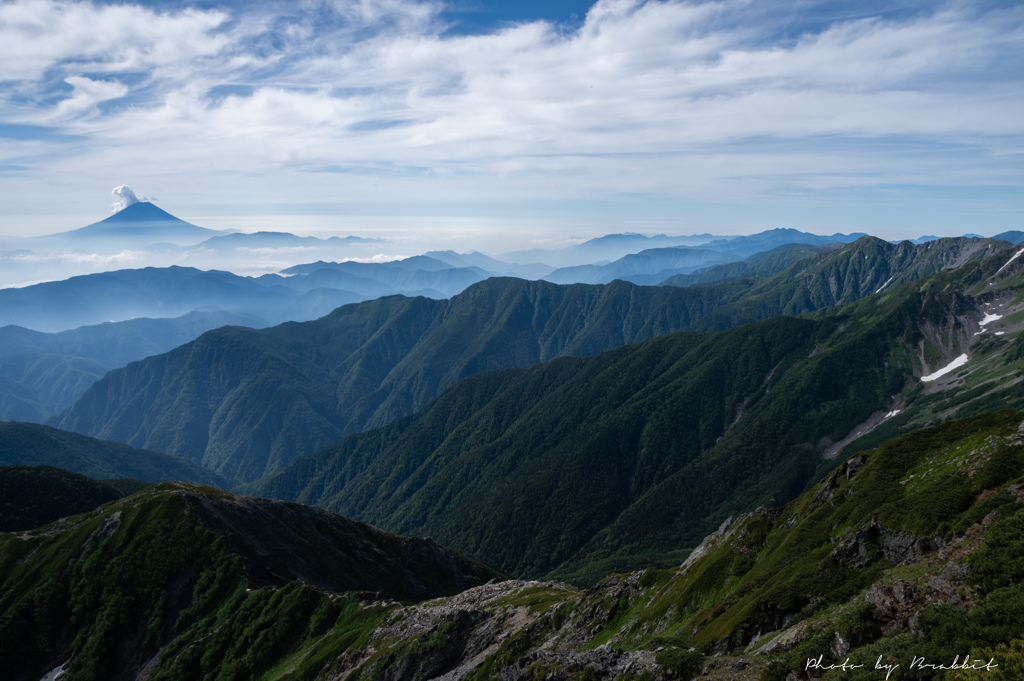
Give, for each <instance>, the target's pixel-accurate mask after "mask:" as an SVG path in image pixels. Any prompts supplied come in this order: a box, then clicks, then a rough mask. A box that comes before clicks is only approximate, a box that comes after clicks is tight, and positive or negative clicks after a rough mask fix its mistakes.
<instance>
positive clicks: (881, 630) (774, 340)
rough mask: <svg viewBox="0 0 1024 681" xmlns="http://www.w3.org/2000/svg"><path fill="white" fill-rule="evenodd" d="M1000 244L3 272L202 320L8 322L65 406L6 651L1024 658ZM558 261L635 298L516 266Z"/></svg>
mask: <svg viewBox="0 0 1024 681" xmlns="http://www.w3.org/2000/svg"><path fill="white" fill-rule="evenodd" d="M146 210H148V209H146ZM154 215H157V217H156V218H154V220H153V221H154V222H161V221H166V220H165V218H163V217H159V215H158V214H155V213H154ZM115 222H116V221H115ZM186 224H187V223H186ZM107 227H109V225H108V226H107ZM107 227H104V228H103V229H106V228H107ZM114 227H115V229H116V225H115V226H114ZM133 229H137V230H141V229H142V228H133ZM100 231H102V230H100ZM811 236H813V235H811ZM1003 236H1004V237H1005V239H983V238H980V237H976V236H973V235H968V236H967V237H963V238H956V239H937V238H933V237H922V238H921V239H919V240H916V241H917V242H919V243H912V242H900V243H889V242H885V241H882V240H879V239H876V238H873V237H867V236H860V235H832V236H831V237H828V236H825V237H815V239H817V240H815V239H809V241H810V243H800V240H801V239H803V238H805V237H804V235H802V234H801V233H799V232H795V231H793V230H773V231H771V232H766V233H762V234H760V235H753V236H751V237H739V238H715V237H711V236H709V235H702V236H699V237H693V238H692V239H690V240H689V241H685V240H684V241H680V242H673V239H676V238H675V237H665V236H659V237H642V236H640V235H630V234H623V235H608V236H606V237H603V238H601V239H597V240H593V241H592V242H587V243H585V244H580V245H579V246H576V247H573V248H572V249H566V250H565V252H563V253H561V255H562V256H565V257H566V258H568V259H571V258H573V257H581V258H582V257H584V255H585V254H586V253H588V252H589V253H590V255H591V256H593V255H594V254H596V253H599V252H600V253H608V254H613V253H614V252H615V251H616V249H627V250H625V251H624V252H622V253H620V254H618V255H614V257H608V258H605V259H606V260H608V262H595V260H594V259H593V258H591V259H589V260H584V261H582V262H578V263H569V262H555V261H554V260H552V261H551V262H552V263H554V264H551V265H547V264H545V265H541V264H534V265H527V266H520V265H515V264H510V263H507V262H505V261H503V260H498V259H495V258H491V257H490V256H487V255H484V254H480V253H466V254H458V253H454V252H450V251H435V252H432V253H428V254H425V255H422V256H414V257H411V258H406V259H403V260H400V261H391V262H366V263H360V262H354V261H351V260H349V259H348V258H347V257H345V258H339V259H338V261H337V262H329V261H327V260H328V258H326V257H320V259H319V260H318V261H317V262H307V263H303V264H299V265H295V266H292V267H286V266H284V265H282V266H280V267H277V268H274V272H277V273H271V274H263V275H260V276H251V277H241V276H238V275H235V274H231V273H227V272H216V271H212V272H206V271H202V270H200V269H193V268H184V267H173V268H149V269H137V270H121V271H116V272H112V273H108V274H105V275H99V277H100V278H98V279H93V278H92V277H81V278H79V279H77V280H73V281H71V282H52V285H51V286H50V287H49V288H46V287H25V289H21V291H23V292H22V293H20V294H13V295H8V292H7V291H3V290H0V314H9V315H10V316H11V318H12V319H13V318H17V316H18V315H22V316H23V317H24V316H27V315H29V314H31V313H33V312H36V313H38V314H39V317H40V318H41V319H49V322H46V323H50V324H52V325H53V326H54V327H56V326H57V324H58V319H60V317H61V316H63V317H66V318H67V320H68V321H69V322H70V323H72V324H73V323H75V322H76V321H77V320H78V319H79V318H80V317H76V316H75V315H76V314H80V315H81V317H88V315H90V314H91V315H94V316H101V315H105V314H108V313H111V312H115V311H116V315H113V314H112V315H111V316H117V315H120V314H129V315H131V314H132V313H133V312H138V311H140V310H144V309H150V310H156V311H157V314H156V315H154V316H163V315H165V314H167V315H170V313H171V311H174V310H180V311H182V312H181V315H179V316H178V317H173V316H172V315H171V316H168V317H166V318H139V319H130V320H124V321H119V322H113V323H105V324H96V325H92V326H84V327H81V328H75V329H73V330H64V331H60V332H51V333H47V332H44V331H36V330H30V329H28V328H24V327H23V326H21V327H19V326H5V327H0V407H2V408H3V409H6V410H8V412H10V413H11V414H21V413H22V412H24V413H26V414H31V415H33V416H32V417H33V418H37V419H38V418H44V417H45V416H46V414H52V413H54V412H57V411H59V410H61V409H63V411H62V412H61V413H58V414H56V415H55V416H52V417H51V418H50V419H49V422H50V423H51V424H53V425H58V426H60V427H61V428H64V429H58V428H55V427H52V426H43V425H38V424H30V423H15V422H0V488H2V491H3V494H2V495H0V524H2V527H0V669H4V675H5V677H6V676H10V677H11V678H14V679H18V680H19V681H20V680H21V679H28V680H30V681H35V680H36V679H40V678H43V679H46V680H50V681H52V679H54V678H55V677H58V675H60V674H61V673H63V674H64V676H62V677H61V678H66V679H67V680H68V681H78V680H79V679H118V680H120V679H125V680H131V679H135V680H142V679H167V680H172V679H183V680H184V679H189V680H191V679H211V680H213V679H217V680H218V681H222V680H224V679H243V678H244V679H248V678H260V679H268V680H269V679H284V678H288V679H307V678H308V679H339V680H340V679H348V680H349V681H357V680H358V679H374V680H377V679H387V680H393V681H398V680H399V679H403V680H404V679H420V678H423V679H426V678H443V679H447V680H448V681H456V680H461V679H465V680H472V679H480V680H482V679H506V680H510V681H511V680H514V681H526V680H527V679H530V680H532V681H536V680H537V679H545V680H546V681H569V679H609V680H611V679H615V680H616V681H640V680H643V681H663V680H664V681H669V680H670V679H685V680H686V681H690V680H692V679H695V678H702V679H714V680H715V681H726V680H727V679H731V680H733V681H754V680H755V679H757V681H851V680H852V681H868V679H878V678H883V677H884V675H886V674H887V675H888V676H890V677H891V678H896V679H906V680H911V679H914V680H921V681H924V680H925V679H937V678H943V679H946V681H978V679H979V678H984V679H985V681H1006V680H1007V679H1016V678H1017V676H1019V674H1018V671H1019V670H1022V669H1024V616H1022V615H1021V613H1024V591H1022V589H1021V588H1020V586H1019V585H1020V584H1021V581H1022V579H1024V567H1022V565H1021V560H1020V556H1021V555H1022V552H1024V545H1022V544H1021V536H1022V530H1024V511H1021V510H1020V509H1021V503H1022V501H1024V492H1022V489H1024V454H1022V451H1024V450H1022V449H1021V446H1022V444H1024V410H1022V409H1024V381H1021V376H1024V345H1021V341H1020V334H1021V332H1022V331H1024V258H1022V257H1020V256H1021V255H1022V254H1024V249H1022V248H1021V247H1020V246H1019V245H1017V246H1014V245H1013V244H1014V243H1015V242H1017V241H1019V239H1018V238H1017V237H1018V236H1020V234H1019V233H1005V234H1004V235H1003ZM858 237H859V238H858ZM215 238H216V239H217V240H216V241H213V242H212V245H211V246H210V247H209V248H205V247H204V248H203V250H204V251H205V252H208V253H213V254H216V253H222V254H223V253H229V252H235V253H241V252H243V251H245V250H246V249H250V248H251V249H253V252H254V253H255V252H256V251H263V252H267V253H269V252H274V251H275V249H282V252H283V251H287V250H289V249H298V250H304V249H313V251H312V252H315V253H317V254H318V255H320V254H323V255H324V256H326V255H327V254H328V253H330V252H331V251H330V249H329V248H328V247H326V246H324V244H321V243H319V242H320V241H321V240H314V241H303V240H302V238H300V237H294V236H292V235H281V234H274V233H263V234H257V235H241V236H230V235H228V236H223V237H220V236H218V237H215ZM296 239H298V241H296ZM355 239H358V238H356V237H353V238H350V239H349V240H348V241H346V242H345V244H344V245H337V244H336V246H337V247H338V248H339V249H342V250H343V249H345V248H349V247H353V248H356V247H363V246H365V247H370V248H372V247H373V246H374V245H375V244H366V243H362V242H359V243H357V242H356V241H355ZM338 241H339V242H341V241H344V240H340V239H339V240H338ZM698 242H699V243H698ZM159 248H160V249H165V250H167V252H168V253H170V252H172V251H174V250H175V249H180V248H182V247H181V246H173V245H166V246H165V245H161V246H159ZM187 248H192V247H187ZM332 248H333V246H332ZM588 249H589V250H588ZM629 249H632V250H629ZM181 252H183V251H181ZM502 257H506V256H502ZM687 258H690V260H687ZM314 259H316V257H310V258H309V260H314ZM698 261H699V262H698ZM293 262H294V261H293ZM555 265H558V266H560V267H562V269H560V270H555V269H554V267H555ZM578 265H584V266H583V267H578ZM527 270H528V271H529V272H530V276H531V277H553V278H555V279H559V280H562V279H563V278H564V280H565V281H572V280H573V279H574V278H575V277H584V276H585V277H591V278H593V279H594V281H600V282H602V283H595V284H582V283H576V284H556V283H553V282H551V281H545V280H524V279H519V278H514V277H513V276H494V275H496V274H506V275H510V274H522V273H524V272H526V271H527ZM684 271H685V273H684ZM669 275H671V276H669ZM623 279H630V280H632V281H627V280H623ZM61 284H63V287H62V286H61ZM648 284H650V285H648ZM76 291H77V293H76ZM396 292H398V294H397V295H396V294H395V293H396ZM19 296H20V297H19ZM74 296H77V298H75V297H74ZM346 296H351V297H346ZM410 296H411V297H410ZM65 297H68V298H69V299H68V300H64V301H62V300H61V299H62V298H65ZM196 305H198V306H199V308H198V309H197V308H196V307H195V306H196ZM339 305H340V307H339ZM76 306H77V307H80V308H81V310H80V311H76ZM147 306H148V307H147ZM204 306H205V307H204ZM33 307H35V308H36V310H34V311H33ZM320 310H323V311H324V313H326V314H321V313H319V311H320ZM327 312H329V313H327ZM47 315H48V317H47ZM304 315H308V316H304ZM283 320H290V321H286V322H285V323H278V322H281V321H283ZM274 323H278V325H277V326H270V324H274ZM223 324H229V325H223ZM255 327H261V328H255ZM108 369H109V371H108ZM104 371H106V372H107V373H105V374H104V373H103V372H104ZM101 375H102V377H101ZM1008 407H1010V409H1007V408H1008ZM3 413H7V412H3ZM71 429H73V430H78V431H81V433H88V434H90V435H96V436H100V437H103V438H107V439H104V440H100V439H95V438H93V437H90V436H88V435H85V434H80V433H76V432H71ZM112 440H117V441H120V442H122V443H124V444H119V443H118V442H114V441H112ZM135 447H140V448H135ZM84 476H89V477H84ZM168 480H179V481H180V482H160V481H168ZM150 482H157V483H158V484H154V485H149V484H148V483H150ZM200 483H201V484H200ZM206 484H212V485H215V486H216V487H207V486H204V485H206ZM228 489H231V490H233V492H229V491H225V490H228ZM239 492H243V493H244V494H239ZM249 494H254V495H259V496H246V495H249ZM364 523H373V525H367V524H364ZM374 526H376V527H374ZM378 528H380V529H378ZM4 530H6V531H4ZM426 536H429V537H431V538H430V539H428V538H425V537H426ZM449 547H451V548H449ZM478 561H483V562H478ZM505 575H511V576H512V577H513V579H508V578H506V576H505ZM526 580H531V581H526ZM533 580H549V581H543V582H541V581H533ZM954 658H955V659H956V660H970V661H972V662H971V664H972V665H973V666H974V668H973V669H969V668H968V667H967V666H966V663H965V664H961V665H960V667H959V668H956V669H951V670H948V671H947V673H942V671H943V670H942V669H941V667H940V665H946V666H948V663H949V662H950V661H952V660H954ZM911 661H913V662H911ZM978 665H981V667H980V668H979V667H978ZM952 666H954V667H955V666H956V664H953V665H952Z"/></svg>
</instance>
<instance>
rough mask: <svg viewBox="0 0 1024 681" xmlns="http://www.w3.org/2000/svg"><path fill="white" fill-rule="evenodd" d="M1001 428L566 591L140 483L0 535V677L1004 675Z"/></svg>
mask: <svg viewBox="0 0 1024 681" xmlns="http://www.w3.org/2000/svg"><path fill="white" fill-rule="evenodd" d="M1022 419H1024V412H1020V411H1009V410H1007V411H1001V412H996V413H990V414H985V415H983V416H978V417H974V418H970V419H959V420H954V421H950V422H948V423H945V424H943V425H941V426H938V427H934V428H930V429H926V430H921V431H917V432H915V433H913V434H910V435H907V436H904V437H902V438H899V439H897V440H895V441H893V442H891V443H890V444H887V445H886V446H884V447H881V448H878V449H874V450H871V451H864V452H861V453H859V454H858V455H857V456H855V457H852V458H850V459H849V460H848V461H846V462H844V463H843V464H842V465H840V466H839V467H837V468H836V470H835V471H834V472H833V473H832V474H831V475H829V476H828V477H827V478H826V479H825V480H823V481H822V482H820V483H818V484H817V485H815V486H813V487H812V488H811V489H809V490H808V491H807V492H806V493H805V494H803V495H801V496H800V497H798V498H797V499H794V500H793V501H792V502H790V503H789V504H785V505H782V506H779V507H776V508H765V507H761V508H758V509H756V510H754V511H752V512H750V513H744V514H742V515H738V516H733V517H730V518H728V519H726V520H725V521H723V522H722V523H721V525H720V526H719V527H718V528H717V529H716V531H714V532H712V533H711V534H709V535H708V536H707V537H705V538H704V540H703V541H702V542H701V543H700V545H699V546H698V547H697V549H696V550H694V551H693V552H692V553H691V554H690V556H689V557H688V558H687V559H686V560H685V561H683V562H681V563H680V564H677V565H675V566H673V567H672V568H670V569H667V570H655V569H646V570H642V571H636V572H632V573H627V574H620V575H612V576H609V577H607V578H605V579H603V580H602V581H601V582H599V583H598V584H596V585H595V586H594V587H592V588H590V589H587V590H585V591H584V590H579V589H575V588H573V587H572V586H570V585H567V584H565V583H563V582H523V581H503V582H498V581H496V580H493V579H492V580H491V581H490V582H488V583H485V584H484V583H481V582H483V581H484V580H487V579H489V578H491V577H492V576H494V573H493V572H488V571H487V570H486V569H485V568H483V567H482V566H479V565H474V564H473V563H471V562H468V561H465V559H461V558H460V557H457V556H455V555H453V554H451V553H450V552H446V551H445V550H444V549H441V548H440V547H438V546H437V545H436V544H433V543H432V542H429V541H425V540H408V539H406V540H403V539H401V538H400V537H395V536H394V535H387V534H386V533H382V532H380V531H377V530H373V529H372V528H369V527H367V526H363V525H360V524H358V523H351V522H349V521H345V520H344V519H342V518H340V517H338V516H333V515H332V514H328V513H325V512H323V511H317V510H316V509H312V508H310V507H304V506H301V505H295V504H284V503H280V502H269V501H265V500H258V499H253V498H250V497H239V496H236V495H230V494H226V493H223V492H217V491H215V490H212V489H211V488H201V487H195V486H190V485H174V484H164V485H159V486H154V487H150V488H148V489H146V490H143V491H142V492H139V493H137V494H135V495H133V496H131V497H128V498H127V499H123V500H121V501H115V502H113V503H109V504H107V505H105V506H103V507H102V508H100V509H98V510H97V511H95V512H92V513H88V514H85V515H82V516H78V517H76V518H69V519H67V520H66V521H62V522H58V523H55V524H54V525H51V526H49V527H47V528H42V529H40V530H38V531H34V532H26V533H21V534H18V535H10V534H7V535H5V534H0V585H2V587H3V588H2V589H0V663H2V664H4V669H5V673H6V674H7V675H8V676H9V678H12V679H14V680H15V681H22V680H23V679H33V680H34V679H38V678H42V677H43V676H44V675H45V674H47V672H50V673H51V675H55V674H56V673H57V672H60V671H65V672H66V673H67V675H68V678H70V679H72V680H74V679H93V678H109V679H122V678H125V679H128V678H132V679H134V678H151V679H162V680H178V679H182V680H184V679H189V680H194V679H210V680H212V679H217V678H225V677H227V676H229V675H231V676H232V677H244V678H261V679H280V678H290V679H317V678H331V679H334V678H338V679H342V678H344V679H352V680H359V679H378V680H381V679H382V680H386V681H397V680H398V679H408V678H446V679H453V680H455V679H460V680H461V679H465V680H467V681H471V680H482V679H499V678H500V679H509V680H512V681H526V680H527V679H535V678H537V677H538V676H540V677H542V678H545V679H549V680H550V681H569V680H570V679H650V680H652V681H662V680H666V681H667V680H669V679H694V678H698V677H700V678H712V679H738V680H739V681H754V680H755V679H760V680H761V681H783V680H784V679H790V681H793V680H794V679H795V680H797V681H809V680H811V679H823V680H824V681H838V680H839V679H853V680H854V681H867V680H868V679H877V678H880V677H881V678H884V675H885V674H887V673H888V674H889V675H890V676H891V677H892V678H901V679H915V680H924V679H934V678H936V676H937V675H936V674H935V669H934V666H936V665H940V664H942V665H946V666H947V667H948V666H949V665H950V663H952V662H953V661H954V660H959V661H960V662H961V663H964V661H965V660H967V661H970V664H966V669H965V668H959V669H956V670H953V671H950V672H949V673H948V674H945V675H944V678H946V679H948V680H949V681H969V680H970V679H977V678H979V677H980V678H985V679H990V680H991V681H1011V680H1013V679H1016V678H1018V676H1017V670H1018V669H1019V668H1020V665H1021V664H1022V663H1024V616H1022V613H1024V608H1022V607H1021V604H1022V603H1024V600H1022V599H1024V592H1022V587H1021V583H1022V580H1024V565H1022V564H1021V559H1020V556H1021V548H1022V547H1021V536H1022V533H1024V511H1021V510H1020V508H1021V501H1022V500H1024V496H1022V495H1024V493H1022V481H1024V478H1022V477H1021V476H1022V474H1024V456H1022V454H1021V443H1022V442H1024V439H1022V435H1021V430H1022V428H1024V425H1022V423H1024V421H1022ZM157 519H159V520H157ZM312 546H316V548H317V550H316V551H315V552H313V551H310V550H309V549H310V548H311V547H312ZM311 555H320V556H322V557H323V565H322V566H321V567H319V568H317V566H316V565H314V564H311V563H310V562H309V559H308V557H309V556H311ZM331 565H339V566H340V565H344V566H347V569H346V570H345V571H344V572H331V571H330V568H329V567H328V566H331ZM71 576H74V577H75V578H74V579H71ZM382 580H383V581H382ZM474 582H475V583H476V584H477V586H473V583H474ZM382 584H383V585H385V586H386V588H387V589H390V590H392V591H391V593H392V594H394V593H395V592H396V591H399V590H407V591H408V592H411V593H408V595H406V596H405V598H407V599H409V600H411V601H415V602H405V603H402V602H396V601H395V600H393V599H392V598H388V596H387V595H384V594H382V593H381V592H379V591H375V589H376V588H378V585H382ZM467 587H468V588H467ZM339 591H342V592H339ZM399 592H400V591H399ZM431 597H433V598H431ZM424 598H429V599H430V600H422V599H424ZM72 604H73V606H74V607H72ZM922 663H923V664H922ZM844 664H845V666H844ZM972 665H973V667H972ZM894 671H895V672H897V673H899V677H896V676H895V675H894V674H893V672H894Z"/></svg>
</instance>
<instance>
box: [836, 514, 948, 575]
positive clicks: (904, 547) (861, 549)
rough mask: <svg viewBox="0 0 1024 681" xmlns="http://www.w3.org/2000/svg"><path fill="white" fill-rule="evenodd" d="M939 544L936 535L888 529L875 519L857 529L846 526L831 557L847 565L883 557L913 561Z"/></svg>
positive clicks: (860, 564) (895, 561)
mask: <svg viewBox="0 0 1024 681" xmlns="http://www.w3.org/2000/svg"><path fill="white" fill-rule="evenodd" d="M941 546H942V539H941V538H940V537H938V536H936V537H915V536H914V535H913V534H911V533H910V532H907V531H906V530H898V531H895V532H894V531H891V530H888V529H887V528H886V527H885V526H883V525H881V524H880V523H878V522H877V521H875V520H872V521H871V522H870V523H868V524H867V525H866V526H864V527H862V528H860V529H859V530H853V529H850V530H847V532H846V534H845V535H844V536H843V538H842V539H841V540H840V541H839V545H838V546H836V547H835V548H834V549H833V550H832V557H833V558H835V559H836V560H837V561H838V562H839V563H841V564H843V565H846V566H847V567H855V568H864V567H868V566H869V565H872V564H874V563H876V562H878V561H879V560H881V559H883V558H884V559H885V560H887V561H889V562H890V563H893V564H895V565H905V564H907V563H916V562H917V561H919V560H921V559H922V558H923V557H924V556H925V555H927V554H928V553H931V552H933V551H935V550H936V549H938V548H939V547H941Z"/></svg>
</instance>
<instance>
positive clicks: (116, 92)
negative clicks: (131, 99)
mask: <svg viewBox="0 0 1024 681" xmlns="http://www.w3.org/2000/svg"><path fill="white" fill-rule="evenodd" d="M64 82H65V83H67V84H68V85H70V86H71V87H72V88H74V90H73V91H72V93H71V96H70V97H68V98H67V99H64V100H61V101H60V102H59V103H58V104H57V107H56V108H55V110H54V112H53V116H52V117H51V120H60V119H67V118H71V117H74V116H80V115H82V114H86V113H95V110H96V105H97V104H99V103H100V102H103V101H106V100H108V99H117V98H119V97H124V96H125V95H126V94H128V87H127V86H126V85H125V84H124V83H120V82H118V81H116V80H92V79H89V78H86V77H85V76H68V77H67V78H65V79H64Z"/></svg>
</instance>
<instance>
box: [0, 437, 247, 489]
mask: <svg viewBox="0 0 1024 681" xmlns="http://www.w3.org/2000/svg"><path fill="white" fill-rule="evenodd" d="M22 465H27V466H54V467H57V468H62V469H64V470H67V471H71V472H73V473H80V474H82V475H87V476H89V477H90V478H93V479H95V480H109V479H115V478H135V479H138V480H143V481H145V482H161V481H164V480H183V481H186V482H198V483H204V484H210V485H217V486H218V487H226V486H227V485H228V482H227V481H226V480H225V479H224V478H223V477H221V476H220V475H218V474H216V473H214V472H213V471H211V470H208V469H205V468H203V467H202V466H199V465H196V464H195V463H193V462H191V461H185V460H184V459H180V458H177V457H174V456H169V455H167V454H163V453H161V452H154V451H146V450H141V449H135V448H133V447H129V446H127V445H123V444H120V443H118V442H107V441H105V440H97V439H95V438H91V437H87V436H85V435H81V434H79V433H69V432H67V431H64V430H59V429H57V428H51V427H50V426H43V425H39V424H37V423H18V422H12V421H0V466H22Z"/></svg>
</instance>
